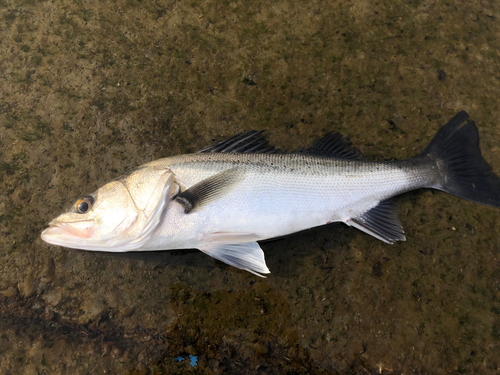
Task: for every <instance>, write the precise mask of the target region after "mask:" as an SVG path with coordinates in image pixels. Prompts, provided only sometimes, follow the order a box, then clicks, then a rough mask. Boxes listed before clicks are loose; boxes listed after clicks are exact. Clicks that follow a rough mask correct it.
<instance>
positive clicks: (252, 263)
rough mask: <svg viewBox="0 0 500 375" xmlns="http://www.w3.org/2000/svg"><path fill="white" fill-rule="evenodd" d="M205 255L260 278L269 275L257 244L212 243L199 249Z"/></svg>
mask: <svg viewBox="0 0 500 375" xmlns="http://www.w3.org/2000/svg"><path fill="white" fill-rule="evenodd" d="M199 249H200V250H201V251H203V252H204V253H205V254H207V255H210V256H211V257H214V258H215V259H217V260H220V261H221V262H224V263H226V264H229V265H230V266H233V267H236V268H239V269H242V270H245V271H248V272H251V273H253V274H254V275H257V276H260V277H264V278H265V277H266V276H264V275H262V274H267V273H271V271H269V268H267V265H266V260H265V258H264V252H263V251H262V249H261V248H260V246H259V244H258V243H257V242H240V243H220V242H213V243H209V244H207V245H205V246H202V247H200V248H199Z"/></svg>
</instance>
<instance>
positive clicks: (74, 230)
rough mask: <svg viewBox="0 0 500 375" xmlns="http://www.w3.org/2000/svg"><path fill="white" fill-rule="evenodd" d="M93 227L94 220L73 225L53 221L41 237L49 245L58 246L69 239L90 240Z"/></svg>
mask: <svg viewBox="0 0 500 375" xmlns="http://www.w3.org/2000/svg"><path fill="white" fill-rule="evenodd" d="M93 227H94V221H93V220H85V221H76V222H72V223H61V222H56V221H54V220H53V221H51V222H50V223H49V227H48V228H46V229H45V230H44V231H43V232H42V234H41V237H42V240H44V241H45V242H47V243H51V244H56V242H57V244H59V243H61V242H62V241H64V242H65V240H67V239H68V238H70V239H71V238H73V239H75V238H82V239H84V238H90V236H91V235H92V228H93Z"/></svg>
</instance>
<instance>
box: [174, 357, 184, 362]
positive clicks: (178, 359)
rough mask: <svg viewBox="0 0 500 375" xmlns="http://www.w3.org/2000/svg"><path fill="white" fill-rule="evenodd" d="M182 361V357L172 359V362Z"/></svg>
mask: <svg viewBox="0 0 500 375" xmlns="http://www.w3.org/2000/svg"><path fill="white" fill-rule="evenodd" d="M182 361H184V357H181V356H178V357H175V358H174V362H182Z"/></svg>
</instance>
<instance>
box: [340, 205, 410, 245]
mask: <svg viewBox="0 0 500 375" xmlns="http://www.w3.org/2000/svg"><path fill="white" fill-rule="evenodd" d="M346 224H347V225H350V226H353V227H355V228H357V229H359V230H362V231H363V232H365V233H368V234H369V235H371V236H373V237H375V238H378V239H379V240H381V241H384V242H386V243H389V244H393V243H394V242H396V241H406V237H405V235H404V230H403V227H402V226H401V223H400V222H399V219H398V214H397V206H396V201H395V200H394V199H392V198H391V199H387V200H385V201H381V202H380V203H379V204H378V205H377V206H375V207H373V208H372V209H371V210H368V211H366V212H365V213H364V214H362V215H361V216H358V217H354V218H352V219H349V220H347V221H346Z"/></svg>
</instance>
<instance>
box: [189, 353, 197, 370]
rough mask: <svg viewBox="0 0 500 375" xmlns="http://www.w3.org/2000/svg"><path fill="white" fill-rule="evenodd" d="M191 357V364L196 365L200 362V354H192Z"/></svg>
mask: <svg viewBox="0 0 500 375" xmlns="http://www.w3.org/2000/svg"><path fill="white" fill-rule="evenodd" d="M189 359H190V360H191V366H193V367H195V366H196V365H197V364H198V356H196V355H191V354H190V355H189Z"/></svg>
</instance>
